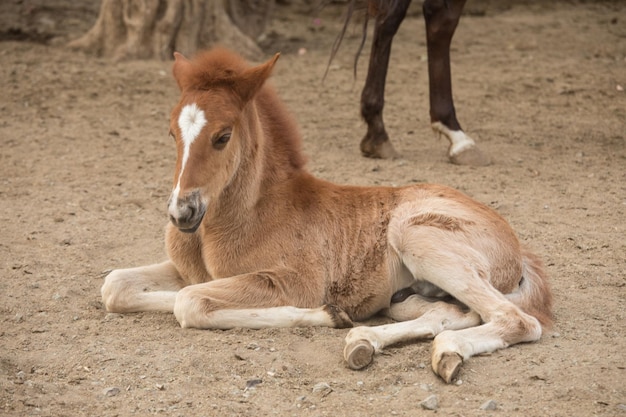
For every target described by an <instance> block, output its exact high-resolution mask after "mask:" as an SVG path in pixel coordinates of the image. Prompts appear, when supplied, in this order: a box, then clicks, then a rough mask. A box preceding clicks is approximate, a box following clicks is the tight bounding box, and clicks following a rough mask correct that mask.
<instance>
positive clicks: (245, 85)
mask: <svg viewBox="0 0 626 417" xmlns="http://www.w3.org/2000/svg"><path fill="white" fill-rule="evenodd" d="M278 57H280V53H277V54H276V55H274V56H273V57H272V58H271V59H270V60H269V61H267V62H266V63H264V64H261V65H259V66H256V67H253V68H249V69H247V70H245V71H244V72H242V73H241V75H240V76H239V81H238V82H237V83H236V85H235V89H236V91H237V93H238V94H239V97H241V101H242V103H247V102H248V101H249V100H251V99H252V98H253V97H254V96H255V95H256V93H258V92H259V90H260V89H261V87H263V84H264V83H265V80H267V79H268V78H269V76H270V74H271V73H272V69H273V68H274V64H276V61H278Z"/></svg>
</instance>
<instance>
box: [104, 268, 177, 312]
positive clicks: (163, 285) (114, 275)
mask: <svg viewBox="0 0 626 417" xmlns="http://www.w3.org/2000/svg"><path fill="white" fill-rule="evenodd" d="M183 285H184V283H183V281H182V279H181V277H180V274H179V273H178V271H177V270H176V267H175V266H174V264H173V263H172V262H171V261H165V262H162V263H160V264H154V265H148V266H141V267H138V268H129V269H116V270H114V271H111V273H109V275H107V276H106V278H105V279H104V284H103V285H102V289H101V293H102V301H103V302H104V305H105V307H106V309H107V311H110V312H113V313H130V312H137V311H169V312H171V311H174V301H175V300H176V293H177V292H178V290H180V289H181V288H182V287H183Z"/></svg>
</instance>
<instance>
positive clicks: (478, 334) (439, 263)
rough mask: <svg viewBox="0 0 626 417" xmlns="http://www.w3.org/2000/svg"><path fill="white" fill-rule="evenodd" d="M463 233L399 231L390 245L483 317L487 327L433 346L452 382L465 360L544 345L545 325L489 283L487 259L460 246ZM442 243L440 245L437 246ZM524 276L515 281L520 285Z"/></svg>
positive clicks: (438, 365)
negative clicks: (517, 347) (532, 344)
mask: <svg viewBox="0 0 626 417" xmlns="http://www.w3.org/2000/svg"><path fill="white" fill-rule="evenodd" d="M456 233H457V232H452V231H449V232H446V231H443V230H442V229H439V228H437V227H431V226H408V227H404V229H400V228H397V231H396V232H395V233H394V234H392V236H391V239H390V243H391V244H392V246H393V247H394V248H395V250H396V251H397V252H398V253H399V254H400V257H401V258H402V262H403V263H404V265H405V266H406V267H407V268H408V269H409V271H411V273H412V274H413V276H414V277H420V278H421V279H423V280H425V281H428V282H430V283H431V284H433V285H435V286H437V287H438V288H441V289H442V290H443V291H445V292H447V293H448V294H450V295H451V296H452V297H454V298H455V299H457V300H458V301H459V302H461V303H463V304H464V305H466V306H467V307H468V308H469V309H470V310H471V311H474V312H475V313H477V314H478V315H479V316H480V318H481V320H482V322H483V323H484V324H482V325H480V326H478V327H471V328H467V329H464V330H458V331H452V330H446V331H443V332H442V333H439V334H438V335H437V336H436V337H435V340H434V342H433V353H432V367H433V370H434V371H435V372H436V373H437V374H438V375H439V376H441V377H442V378H443V379H444V380H445V381H446V382H450V381H451V380H452V378H454V377H455V375H456V373H457V372H458V370H459V368H460V365H461V363H462V362H463V360H466V359H468V358H470V357H471V356H473V355H477V354H479V353H486V352H492V351H494V350H497V349H502V348H505V347H507V346H509V345H512V344H515V343H520V342H530V341H535V340H538V339H539V338H540V337H541V333H542V329H541V325H540V324H539V321H538V320H537V319H536V318H535V317H533V316H530V315H528V314H526V313H524V312H523V311H522V310H521V309H520V308H519V307H518V306H516V305H515V304H513V303H512V302H511V301H510V300H509V299H507V297H506V296H504V295H503V294H502V293H500V292H499V291H498V290H496V289H495V288H494V287H493V286H492V285H491V284H490V282H489V272H488V271H489V265H488V264H487V262H488V261H487V260H486V258H485V256H483V255H482V254H481V253H479V252H477V251H476V250H475V249H474V248H472V247H470V246H468V245H467V243H465V242H463V241H460V240H459V236H458V235H457V234H456ZM433 242H436V243H433ZM519 278H520V277H511V279H514V280H515V281H516V282H517V281H519Z"/></svg>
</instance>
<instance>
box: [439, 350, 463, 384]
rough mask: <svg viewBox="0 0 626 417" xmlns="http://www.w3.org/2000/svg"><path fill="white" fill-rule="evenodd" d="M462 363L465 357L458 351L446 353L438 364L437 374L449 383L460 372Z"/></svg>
mask: <svg viewBox="0 0 626 417" xmlns="http://www.w3.org/2000/svg"><path fill="white" fill-rule="evenodd" d="M462 364H463V358H462V357H461V355H459V354H458V353H454V352H447V353H444V354H443V355H442V356H441V359H440V360H439V364H437V374H438V375H439V376H440V377H441V378H442V379H443V380H444V381H446V383H448V384H449V383H450V382H452V380H453V379H454V378H456V377H457V375H458V374H459V371H460V370H461V365H462Z"/></svg>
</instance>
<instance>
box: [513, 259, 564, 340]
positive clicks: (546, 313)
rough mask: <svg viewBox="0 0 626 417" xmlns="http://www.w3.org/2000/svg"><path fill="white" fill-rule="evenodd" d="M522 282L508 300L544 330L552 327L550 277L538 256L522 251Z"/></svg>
mask: <svg viewBox="0 0 626 417" xmlns="http://www.w3.org/2000/svg"><path fill="white" fill-rule="evenodd" d="M522 262H523V266H522V268H523V269H522V280H521V282H520V286H519V290H517V291H516V292H514V293H512V294H508V295H507V298H508V299H509V300H510V301H512V302H513V303H514V304H516V305H517V306H519V307H520V308H521V309H522V310H523V311H524V312H525V313H527V314H530V315H531V316H533V317H535V318H536V319H537V320H539V323H541V326H542V327H543V329H544V330H546V329H549V328H550V327H552V323H553V321H554V318H553V316H552V291H551V290H550V284H549V283H548V277H547V276H546V273H545V271H544V269H543V265H542V263H541V260H540V259H539V257H537V255H535V254H533V253H532V252H530V251H529V250H527V249H522Z"/></svg>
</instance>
